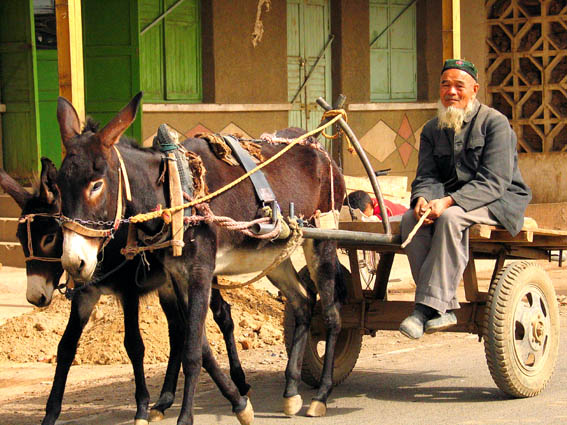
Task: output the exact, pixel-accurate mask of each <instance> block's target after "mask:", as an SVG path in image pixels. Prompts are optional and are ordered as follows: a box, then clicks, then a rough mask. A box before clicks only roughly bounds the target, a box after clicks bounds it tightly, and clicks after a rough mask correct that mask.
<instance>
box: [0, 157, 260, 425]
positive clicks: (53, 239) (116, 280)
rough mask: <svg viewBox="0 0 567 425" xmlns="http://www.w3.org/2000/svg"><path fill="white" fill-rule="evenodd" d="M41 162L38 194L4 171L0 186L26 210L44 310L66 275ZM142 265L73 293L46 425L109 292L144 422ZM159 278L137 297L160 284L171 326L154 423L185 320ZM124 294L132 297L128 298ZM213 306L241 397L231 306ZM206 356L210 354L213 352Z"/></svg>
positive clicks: (52, 189)
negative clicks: (118, 308)
mask: <svg viewBox="0 0 567 425" xmlns="http://www.w3.org/2000/svg"><path fill="white" fill-rule="evenodd" d="M41 162H42V171H41V178H40V183H39V188H38V190H37V192H36V193H35V194H34V195H32V194H30V193H29V192H28V191H26V190H25V189H24V188H23V187H22V186H21V185H20V184H19V183H18V182H16V181H15V180H14V179H13V178H11V177H10V176H9V175H8V174H7V173H6V172H5V171H4V170H2V169H0V186H2V187H3V188H4V190H5V191H6V192H7V193H8V194H9V195H10V196H11V197H12V198H13V199H14V200H15V201H16V203H17V204H18V205H19V206H20V208H21V209H22V218H24V220H22V221H21V222H20V224H19V225H18V231H17V236H18V238H19V240H20V242H21V244H22V247H23V249H24V254H25V256H26V274H27V281H28V283H27V293H26V296H27V300H28V302H30V303H31V304H34V305H36V306H38V307H45V306H48V305H49V304H50V303H51V299H52V295H53V291H54V289H55V288H56V287H57V285H58V282H59V280H60V278H61V276H62V273H63V267H62V266H61V262H60V257H61V252H62V247H63V235H62V232H61V228H60V226H59V223H58V222H57V221H56V219H55V218H54V217H55V216H56V215H57V214H58V213H59V211H60V206H61V199H60V198H61V197H60V194H59V190H58V188H57V186H56V182H55V177H56V169H55V166H54V165H53V163H52V162H51V161H50V160H48V159H46V158H42V161H41ZM30 215H31V216H30ZM26 217H27V218H26ZM31 217H33V219H31ZM28 224H29V227H28ZM28 231H29V233H28ZM120 239H122V238H120ZM118 249H119V244H109V246H108V247H107V248H106V250H105V255H106V256H107V257H108V258H109V259H110V258H119V256H120V253H119V251H118ZM147 258H148V261H149V262H151V263H155V259H153V258H152V256H148V257H147ZM110 265H111V262H110V261H109V260H108V259H107V260H105V261H104V262H103V263H102V267H101V272H102V273H104V274H106V273H105V272H106V271H108V270H110V269H111V267H110ZM152 265H153V264H152ZM138 267H139V263H138V262H134V261H131V262H129V263H128V264H126V265H125V266H124V268H122V269H119V270H117V271H116V272H114V273H111V274H110V275H109V276H108V277H107V278H105V279H103V280H101V281H99V282H98V283H97V284H96V285H91V286H88V287H86V286H85V287H83V288H81V290H80V291H79V292H77V293H75V294H74V296H73V298H72V306H71V313H70V316H69V321H68V323H67V327H66V329H65V332H64V334H63V336H62V338H61V341H60V342H59V346H58V354H57V370H56V373H55V378H54V382H53V387H52V390H51V394H50V397H49V400H48V402H47V406H46V416H45V418H44V420H43V424H53V423H55V420H56V419H57V417H58V416H59V413H60V411H61V402H62V398H63V393H64V390H65V382H66V378H67V375H68V372H69V368H70V366H71V364H72V362H73V359H74V356H75V353H76V349H77V344H78V341H79V338H80V336H81V333H82V331H83V328H84V326H85V325H86V323H87V322H88V319H89V317H90V315H91V312H92V310H93V308H94V306H95V304H96V303H97V301H98V300H99V298H100V295H101V294H102V293H107V292H112V293H115V294H117V296H118V297H119V299H120V300H121V302H122V306H123V311H124V321H125V341H124V342H125V347H126V350H127V352H128V355H129V357H130V358H131V361H132V365H133V369H134V373H135V375H136V379H135V382H136V401H137V413H136V419H137V423H138V424H142V423H145V419H147V416H148V415H147V408H148V402H149V395H148V391H147V388H146V384H145V380H144V374H143V354H144V346H143V341H142V339H141V337H140V333H139V327H138V300H137V299H136V298H135V297H132V293H131V283H130V282H131V281H132V279H131V276H133V274H134V273H136V272H137V271H138V270H137V268H138ZM155 269H156V270H159V267H157V265H156V267H155ZM150 270H151V269H150ZM152 273H153V272H152ZM160 278H162V279H164V278H165V276H163V273H158V274H157V275H156V274H155V273H154V274H153V275H151V276H150V278H149V279H148V275H147V273H146V275H145V276H144V278H143V279H139V280H140V282H137V283H138V285H139V286H136V287H137V288H138V292H137V295H138V296H142V295H143V294H145V293H148V292H149V291H150V290H151V289H152V287H155V286H158V295H159V299H160V304H161V306H162V308H163V311H164V313H165V315H166V317H167V320H168V326H169V336H170V356H169V363H168V367H167V372H166V376H165V380H164V384H163V388H162V391H161V394H160V398H159V400H158V401H157V402H156V404H155V405H154V406H153V407H152V410H151V412H150V418H151V419H154V420H159V419H161V418H162V417H163V413H164V411H165V410H166V409H167V408H169V407H170V406H171V404H172V403H173V400H174V396H175V389H176V386H177V378H178V376H179V368H180V364H181V357H180V356H181V353H182V347H183V339H184V329H183V322H182V320H181V317H180V313H179V309H178V304H177V299H176V296H175V294H174V293H173V291H172V286H171V284H166V285H161V284H160V285H156V284H155V283H152V281H155V280H156V279H160ZM126 293H127V294H128V297H126V296H125V295H126ZM210 307H211V310H212V312H213V317H214V318H215V321H216V322H217V324H218V325H219V327H220V328H221V330H222V332H223V335H224V338H225V342H226V347H227V352H228V356H229V362H230V374H231V378H232V379H233V381H234V382H235V384H236V386H237V387H238V390H239V392H240V394H242V395H245V394H247V393H248V391H249V389H250V385H248V384H247V383H246V379H245V375H244V372H243V370H242V367H241V365H240V361H239V358H238V353H237V351H236V345H235V341H234V334H233V330H234V324H233V321H232V317H231V315H230V305H229V304H227V303H226V301H225V300H224V299H223V298H222V296H221V295H220V292H219V291H218V290H216V289H214V290H213V291H212V296H211V303H210ZM206 354H207V355H208V356H210V353H206ZM144 416H145V418H144Z"/></svg>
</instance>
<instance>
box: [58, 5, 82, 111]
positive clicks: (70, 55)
mask: <svg viewBox="0 0 567 425" xmlns="http://www.w3.org/2000/svg"><path fill="white" fill-rule="evenodd" d="M55 16H56V20H57V66H58V72H59V95H60V96H63V97H65V98H67V100H69V101H70V102H71V103H72V104H73V106H74V107H75V110H76V111H77V113H78V114H79V118H80V119H81V120H84V119H85V83H84V70H83V29H82V23H81V1H80V0H55Z"/></svg>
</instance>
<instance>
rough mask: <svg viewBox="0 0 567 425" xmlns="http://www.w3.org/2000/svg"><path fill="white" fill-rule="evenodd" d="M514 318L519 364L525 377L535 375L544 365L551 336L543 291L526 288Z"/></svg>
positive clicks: (515, 345)
mask: <svg viewBox="0 0 567 425" xmlns="http://www.w3.org/2000/svg"><path fill="white" fill-rule="evenodd" d="M513 317H514V319H513V320H514V321H513V323H512V329H511V330H512V340H513V341H514V356H515V359H516V362H517V364H518V365H519V367H520V369H521V370H522V372H523V373H525V374H526V375H536V374H537V373H538V372H539V371H540V369H541V368H542V367H543V366H544V365H545V360H546V358H547V356H548V353H549V346H550V344H549V339H550V333H551V318H550V310H549V304H548V302H547V299H546V297H545V295H544V293H543V292H542V291H541V289H539V288H538V287H537V286H534V285H528V286H526V287H525V288H524V290H523V291H522V292H521V295H520V297H519V301H518V303H517V305H516V308H515V311H514V316H513Z"/></svg>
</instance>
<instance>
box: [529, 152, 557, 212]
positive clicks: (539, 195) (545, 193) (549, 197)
mask: <svg viewBox="0 0 567 425" xmlns="http://www.w3.org/2000/svg"><path fill="white" fill-rule="evenodd" d="M565 164H567V152H548V153H523V154H520V155H519V166H520V171H521V172H522V177H523V178H524V180H525V182H526V183H527V184H528V186H529V187H530V189H531V190H532V194H533V198H532V204H543V203H550V202H567V167H566V165H565Z"/></svg>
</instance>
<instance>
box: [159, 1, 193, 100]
mask: <svg viewBox="0 0 567 425" xmlns="http://www.w3.org/2000/svg"><path fill="white" fill-rule="evenodd" d="M176 1H177V0H165V7H166V9H167V8H169V7H171V6H172V5H173V4H174V3H175V2H176ZM199 16H200V12H199V4H198V1H197V0H185V1H184V2H183V3H182V4H181V5H180V6H178V7H176V8H175V10H174V11H173V12H171V13H170V14H169V15H167V17H166V18H165V55H164V56H165V75H166V77H165V81H166V89H165V91H166V98H167V99H168V100H179V99H183V100H188V101H192V102H200V101H201V99H202V90H201V27H200V18H199Z"/></svg>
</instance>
